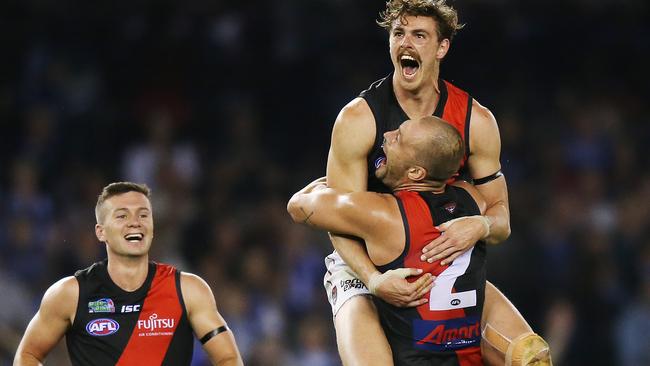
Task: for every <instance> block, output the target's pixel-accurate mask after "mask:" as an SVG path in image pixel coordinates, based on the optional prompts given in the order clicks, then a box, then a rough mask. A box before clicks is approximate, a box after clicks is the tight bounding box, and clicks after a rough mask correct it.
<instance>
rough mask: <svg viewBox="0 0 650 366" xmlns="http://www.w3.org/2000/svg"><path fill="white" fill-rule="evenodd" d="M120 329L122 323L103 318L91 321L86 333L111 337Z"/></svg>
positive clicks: (87, 325)
mask: <svg viewBox="0 0 650 366" xmlns="http://www.w3.org/2000/svg"><path fill="white" fill-rule="evenodd" d="M118 329H120V323H118V322H116V321H115V320H113V319H107V318H101V319H95V320H91V321H90V322H88V324H86V332H88V334H90V335H92V336H100V337H101V336H107V335H111V334H113V333H115V332H117V330H118Z"/></svg>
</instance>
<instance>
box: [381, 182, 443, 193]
mask: <svg viewBox="0 0 650 366" xmlns="http://www.w3.org/2000/svg"><path fill="white" fill-rule="evenodd" d="M446 186H447V184H445V183H444V182H438V181H432V180H424V181H421V182H413V181H407V182H403V183H401V184H398V185H397V186H396V187H394V188H393V192H399V191H417V192H433V193H443V192H444V191H445V187H446Z"/></svg>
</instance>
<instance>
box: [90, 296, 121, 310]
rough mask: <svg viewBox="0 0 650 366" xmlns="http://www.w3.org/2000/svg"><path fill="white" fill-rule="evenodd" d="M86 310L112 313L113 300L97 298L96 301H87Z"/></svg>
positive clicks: (113, 307) (113, 308)
mask: <svg viewBox="0 0 650 366" xmlns="http://www.w3.org/2000/svg"><path fill="white" fill-rule="evenodd" d="M88 312H89V313H114V312H115V303H113V300H111V299H108V298H105V299H99V300H97V301H90V302H88Z"/></svg>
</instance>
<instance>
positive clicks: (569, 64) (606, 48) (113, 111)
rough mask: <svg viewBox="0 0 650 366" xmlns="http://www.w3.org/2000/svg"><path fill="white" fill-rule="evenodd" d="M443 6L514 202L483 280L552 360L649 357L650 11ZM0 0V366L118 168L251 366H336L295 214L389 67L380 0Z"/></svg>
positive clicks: (88, 235) (84, 232) (83, 239)
mask: <svg viewBox="0 0 650 366" xmlns="http://www.w3.org/2000/svg"><path fill="white" fill-rule="evenodd" d="M452 4H454V5H455V6H456V8H457V9H458V10H459V12H460V19H461V21H462V22H464V23H466V26H465V28H464V29H463V30H461V31H460V33H459V34H458V36H457V37H456V39H455V40H454V42H453V44H452V49H451V52H450V54H449V55H448V57H447V59H446V60H445V61H444V62H443V64H442V76H443V77H444V78H446V79H448V80H450V81H452V82H453V83H455V84H456V85H458V86H460V87H461V88H463V89H466V90H468V91H469V92H470V93H471V94H472V95H473V96H474V97H475V98H476V99H477V100H479V101H480V102H481V103H482V104H484V105H486V106H488V107H489V108H490V109H491V110H492V112H493V113H494V114H495V116H496V118H497V121H498V123H499V127H500V131H501V139H502V157H501V161H502V166H503V171H504V173H505V175H506V177H507V181H508V187H509V193H510V207H511V214H512V217H511V222H512V235H511V237H510V238H509V239H508V240H507V241H506V242H504V243H502V244H500V245H498V246H494V247H490V248H489V251H488V253H489V254H488V279H490V280H491V281H492V282H494V283H495V284H496V285H497V286H498V287H500V288H501V289H502V290H503V291H504V292H505V293H506V295H507V296H508V297H509V298H510V299H511V300H512V301H513V302H514V303H515V305H516V306H517V307H518V308H519V310H520V311H521V312H522V314H523V315H524V316H525V317H526V318H527V319H528V320H529V321H530V323H531V324H532V326H533V327H534V328H535V330H536V331H538V332H539V333H541V334H542V335H543V336H544V337H545V338H546V339H547V340H548V341H549V343H550V345H551V347H552V351H553V357H554V360H555V362H556V364H559V365H614V364H617V365H628V366H635V365H648V364H650V354H649V353H648V352H647V351H648V349H650V337H648V336H647V332H646V331H647V329H649V328H650V229H649V227H650V226H649V225H648V224H649V223H650V204H649V203H650V173H649V172H648V171H649V169H648V168H650V157H649V156H650V155H648V154H647V150H645V148H647V145H646V144H647V143H648V141H650V127H649V126H650V123H648V115H649V113H648V112H649V109H648V102H647V101H648V98H649V97H650V93H649V90H648V85H649V84H648V81H649V80H650V72H649V71H648V68H647V60H648V56H649V55H650V49H649V48H648V43H647V39H648V36H650V21H649V19H648V16H647V14H650V11H649V10H650V9H649V8H650V5H648V4H647V3H646V2H644V1H640V0H638V1H634V0H629V1H626V2H624V5H620V4H619V2H616V1H613V0H603V1H598V2H592V1H584V0H568V1H563V2H559V3H554V2H515V1H507V0H500V1H487V0H468V1H463V2H460V1H456V2H452ZM3 7H4V8H5V10H4V11H2V12H0V13H1V15H0V20H1V21H0V30H1V31H2V32H0V33H1V34H2V36H0V37H1V39H3V42H2V49H3V52H2V57H0V68H1V70H2V71H3V72H2V73H0V75H1V76H0V153H1V154H0V166H1V167H2V169H0V310H1V311H0V364H8V363H10V362H11V361H10V360H11V359H12V358H13V353H14V352H15V349H16V346H17V344H18V341H19V340H20V337H21V336H22V332H23V331H24V329H25V326H26V324H27V322H28V321H29V319H30V318H31V316H32V315H33V314H34V312H35V311H36V309H37V308H38V304H39V301H40V298H41V296H42V294H43V292H44V290H45V289H46V288H47V287H48V286H49V285H51V284H52V283H53V282H54V281H56V280H57V279H59V278H61V277H63V276H68V275H71V274H73V273H74V271H75V270H76V269H80V268H85V267H86V266H88V265H89V264H90V263H92V262H93V261H96V260H99V259H102V258H103V257H104V255H105V251H104V248H103V246H102V244H100V243H98V242H97V240H96V238H95V236H94V230H93V226H94V223H95V221H94V213H93V209H94V205H95V202H96V197H97V194H98V193H99V192H100V191H101V188H102V187H103V186H104V185H106V184H108V183H110V182H112V181H118V180H131V181H136V182H144V183H147V184H148V185H149V186H150V187H151V188H152V190H153V206H154V217H155V225H156V237H155V240H154V245H153V249H152V257H153V258H154V259H156V260H158V261H162V262H167V263H172V264H174V265H176V266H178V267H180V268H181V269H183V270H186V271H190V272H194V273H197V274H199V275H201V276H202V277H203V278H205V279H206V281H208V283H209V284H210V285H211V287H212V289H213V291H214V293H215V297H216V300H217V304H218V306H219V309H220V311H221V313H222V315H223V316H224V317H225V318H226V320H227V321H228V323H229V325H230V326H231V328H232V329H233V330H234V333H235V336H236V339H237V343H238V345H239V347H240V350H241V352H242V355H243V357H244V360H245V363H246V364H247V365H259V366H262V365H311V366H327V365H337V364H340V361H339V359H338V356H337V353H336V345H335V336H334V332H333V326H332V322H331V312H330V309H329V306H328V303H327V299H326V297H325V293H324V291H323V289H322V275H323V273H324V264H323V258H324V256H325V255H326V254H327V253H328V252H329V251H330V250H331V246H330V244H329V242H328V240H327V237H326V236H325V235H324V234H322V233H319V232H316V231H312V230H310V229H306V228H303V227H300V226H298V225H294V224H292V223H290V218H289V216H288V215H287V214H286V211H285V206H286V201H287V200H288V198H289V197H290V195H291V194H292V193H293V192H294V191H296V190H298V189H299V188H301V187H302V186H303V185H304V184H306V183H307V182H308V181H310V180H311V179H313V178H316V177H318V176H322V175H324V173H325V163H326V159H327V149H328V146H329V137H330V136H329V134H330V130H331V126H332V122H333V121H334V119H335V117H336V114H337V113H338V110H339V109H340V108H341V107H342V106H343V105H345V103H347V101H349V100H350V99H352V98H353V97H355V96H356V95H357V94H358V93H359V92H360V91H361V90H363V89H364V88H365V87H366V86H367V85H369V84H370V83H371V82H372V81H374V80H376V79H379V78H381V77H383V76H385V75H386V74H388V72H390V69H391V64H390V61H389V58H388V46H387V36H386V34H385V31H383V30H382V29H380V28H379V27H378V26H377V25H376V24H375V23H374V21H375V19H376V18H377V14H378V12H379V11H380V10H382V8H383V3H382V2H367V1H363V2H362V1H356V2H350V1H340V0H337V1H331V0H328V1H325V0H310V1H300V0H278V1H266V2H262V1H258V2H256V1H243V2H214V1H207V0H192V1H185V2H174V1H145V0H141V1H132V2H128V3H122V4H121V5H120V4H119V3H112V2H107V3H106V2H104V3H101V4H100V3H96V2H80V1H69V2H48V1H35V0H28V1H21V2H9V3H7V4H3ZM359 346H362V345H359ZM195 354H196V356H195V358H194V365H205V364H206V362H207V361H206V360H205V357H204V356H203V355H202V353H201V350H200V347H196V352H195ZM50 362H51V363H50V364H55V365H65V364H67V362H68V361H67V356H66V355H65V352H64V349H63V348H62V347H59V348H58V349H57V350H56V352H54V353H53V354H52V356H51V361H50Z"/></svg>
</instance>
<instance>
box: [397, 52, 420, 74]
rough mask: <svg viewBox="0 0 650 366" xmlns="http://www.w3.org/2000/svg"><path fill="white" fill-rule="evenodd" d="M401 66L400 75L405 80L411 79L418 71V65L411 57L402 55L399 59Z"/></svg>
mask: <svg viewBox="0 0 650 366" xmlns="http://www.w3.org/2000/svg"><path fill="white" fill-rule="evenodd" d="M399 63H400V65H401V66H402V74H403V75H404V77H405V78H407V79H410V78H412V77H413V76H414V75H415V74H416V73H417V72H418V70H419V69H420V63H419V62H418V61H417V60H416V59H415V57H413V56H411V55H402V56H401V57H400V59H399Z"/></svg>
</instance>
